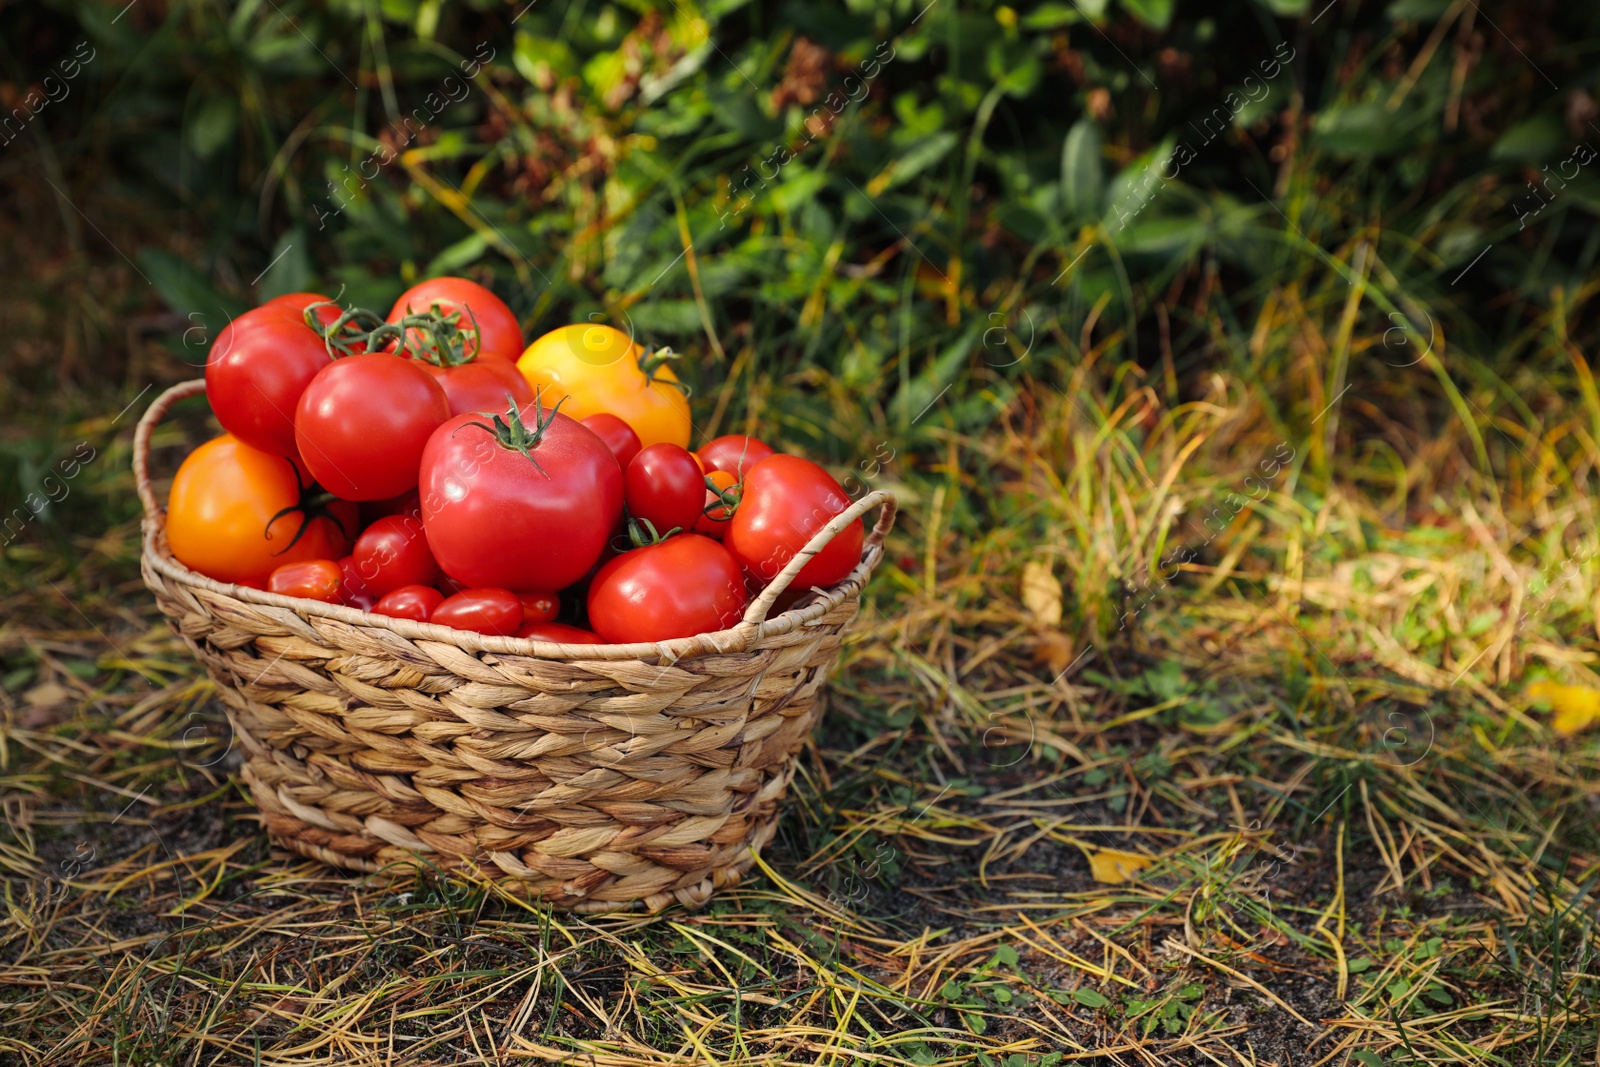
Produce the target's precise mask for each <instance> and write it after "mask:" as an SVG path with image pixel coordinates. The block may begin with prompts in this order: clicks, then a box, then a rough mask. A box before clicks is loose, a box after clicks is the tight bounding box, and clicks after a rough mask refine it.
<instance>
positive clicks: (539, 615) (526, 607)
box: [517, 593, 561, 625]
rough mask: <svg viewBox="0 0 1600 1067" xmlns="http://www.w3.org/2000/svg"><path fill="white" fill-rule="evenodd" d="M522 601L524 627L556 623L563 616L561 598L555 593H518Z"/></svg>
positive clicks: (518, 597)
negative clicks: (559, 616) (539, 623)
mask: <svg viewBox="0 0 1600 1067" xmlns="http://www.w3.org/2000/svg"><path fill="white" fill-rule="evenodd" d="M517 599H518V600H520V601H522V622H523V625H527V624H529V623H535V622H555V620H556V616H557V615H559V614H561V598H560V597H559V596H557V595H556V594H554V593H518V594H517Z"/></svg>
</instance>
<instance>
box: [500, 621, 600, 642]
mask: <svg viewBox="0 0 1600 1067" xmlns="http://www.w3.org/2000/svg"><path fill="white" fill-rule="evenodd" d="M516 636H518V637H531V638H533V639H534V640H535V641H558V642H560V643H561V644H563V645H603V644H605V643H606V642H605V638H603V637H601V636H600V635H599V634H597V633H591V632H590V631H588V630H584V629H580V628H579V627H577V626H568V625H567V624H566V623H564V622H525V623H523V624H522V626H521V627H519V628H518V630H517V634H516Z"/></svg>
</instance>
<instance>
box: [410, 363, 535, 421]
mask: <svg viewBox="0 0 1600 1067" xmlns="http://www.w3.org/2000/svg"><path fill="white" fill-rule="evenodd" d="M422 369H423V370H425V371H427V372H428V373H429V374H431V375H433V377H434V380H435V381H437V382H438V383H439V385H440V386H441V387H443V389H444V395H445V396H446V397H447V398H448V399H449V401H450V414H452V415H465V414H466V413H467V412H469V411H475V412H479V413H480V414H481V413H484V412H488V413H491V414H492V413H493V412H496V411H504V410H505V409H506V397H507V396H509V397H511V398H512V399H513V400H515V401H516V402H517V405H518V406H519V407H520V406H522V405H523V404H531V403H533V389H532V387H530V386H529V385H528V379H526V378H524V377H523V376H522V375H521V374H519V373H518V372H517V368H516V366H515V365H513V364H511V363H509V362H507V361H506V360H503V359H488V358H485V359H475V360H473V361H472V362H470V363H463V364H461V365H459V366H456V367H436V366H434V365H433V364H432V363H423V364H422Z"/></svg>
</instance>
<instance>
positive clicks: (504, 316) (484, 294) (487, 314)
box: [389, 278, 522, 363]
mask: <svg viewBox="0 0 1600 1067" xmlns="http://www.w3.org/2000/svg"><path fill="white" fill-rule="evenodd" d="M435 304H437V305H439V309H440V311H442V312H443V313H444V314H446V315H450V314H452V313H454V314H455V315H457V316H458V317H457V319H456V320H455V321H456V325H457V326H458V327H459V328H460V329H461V330H462V331H463V332H465V333H471V332H472V329H473V324H474V322H476V324H477V330H478V335H479V337H480V339H481V341H482V346H481V350H482V352H483V354H484V355H486V356H499V357H500V358H502V359H505V360H509V361H510V362H512V363H515V362H516V361H517V357H518V356H520V355H522V324H521V323H519V322H518V321H517V316H516V315H514V314H513V313H512V311H511V309H510V308H509V307H507V306H506V303H505V301H503V300H501V299H500V298H499V297H498V296H495V295H494V294H493V293H492V292H490V291H489V290H488V289H485V288H484V287H483V286H481V285H479V284H478V283H477V282H474V281H469V280H468V279H466V278H430V279H429V280H428V281H425V282H421V283H419V284H417V285H413V286H412V287H411V288H410V289H407V290H406V291H405V292H404V293H401V294H400V299H399V300H396V301H395V302H394V308H393V309H392V310H391V311H390V312H389V321H390V322H399V321H400V320H401V319H402V318H404V317H405V315H406V314H407V313H408V312H410V313H414V314H423V313H426V312H430V311H432V310H433V307H434V305H435ZM420 332H421V331H412V336H411V337H410V338H408V340H411V341H413V342H415V341H416V340H417V335H418V334H420ZM466 350H467V354H468V355H473V354H476V353H477V352H478V351H479V350H480V346H479V345H478V344H475V343H473V342H472V341H471V340H469V341H468V342H467V346H466Z"/></svg>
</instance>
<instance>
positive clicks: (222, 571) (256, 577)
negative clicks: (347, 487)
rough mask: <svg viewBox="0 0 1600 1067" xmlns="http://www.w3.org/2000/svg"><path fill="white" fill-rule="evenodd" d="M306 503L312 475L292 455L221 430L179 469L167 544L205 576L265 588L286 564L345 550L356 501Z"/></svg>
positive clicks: (328, 556)
mask: <svg viewBox="0 0 1600 1067" xmlns="http://www.w3.org/2000/svg"><path fill="white" fill-rule="evenodd" d="M311 501H312V490H311V486H310V479H308V478H305V477H304V476H303V475H302V474H301V472H300V471H299V470H298V469H297V468H296V467H295V461H294V460H293V459H291V458H289V457H287V456H280V455H271V454H269V453H266V452H260V451H257V450H256V449H254V448H251V447H250V446H249V445H246V444H243V443H242V442H240V441H239V440H238V439H237V438H235V437H234V436H232V435H231V434H223V435H222V436H221V437H216V438H212V439H211V440H210V441H207V442H206V443H205V444H203V445H201V446H200V447H199V448H197V449H195V450H194V451H193V452H191V453H189V456H188V458H187V459H185V460H184V461H183V465H182V466H180V467H179V468H178V474H177V477H175V478H173V480H172V495H171V496H170V497H169V498H168V500H167V543H168V544H169V545H170V546H171V548H172V554H173V555H174V556H176V557H177V558H178V560H179V562H181V563H183V564H184V565H185V566H187V567H191V568H193V569H194V570H196V571H199V572H200V573H201V574H204V575H206V576H207V577H208V578H215V579H216V580H217V581H219V582H239V583H243V584H248V585H253V586H256V587H258V588H261V589H265V588H266V586H267V579H268V577H269V576H271V574H272V572H273V571H274V570H276V569H277V568H278V567H280V566H282V565H283V564H285V563H298V562H301V561H303V560H312V559H337V558H339V557H340V556H342V555H344V554H345V552H346V551H348V550H349V548H350V536H349V535H350V533H353V532H354V531H355V528H356V506H355V505H354V504H347V503H345V502H343V501H337V500H336V501H333V502H332V503H330V504H327V505H326V506H325V507H321V508H319V507H318V506H317V505H315V504H313V503H312V502H311Z"/></svg>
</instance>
